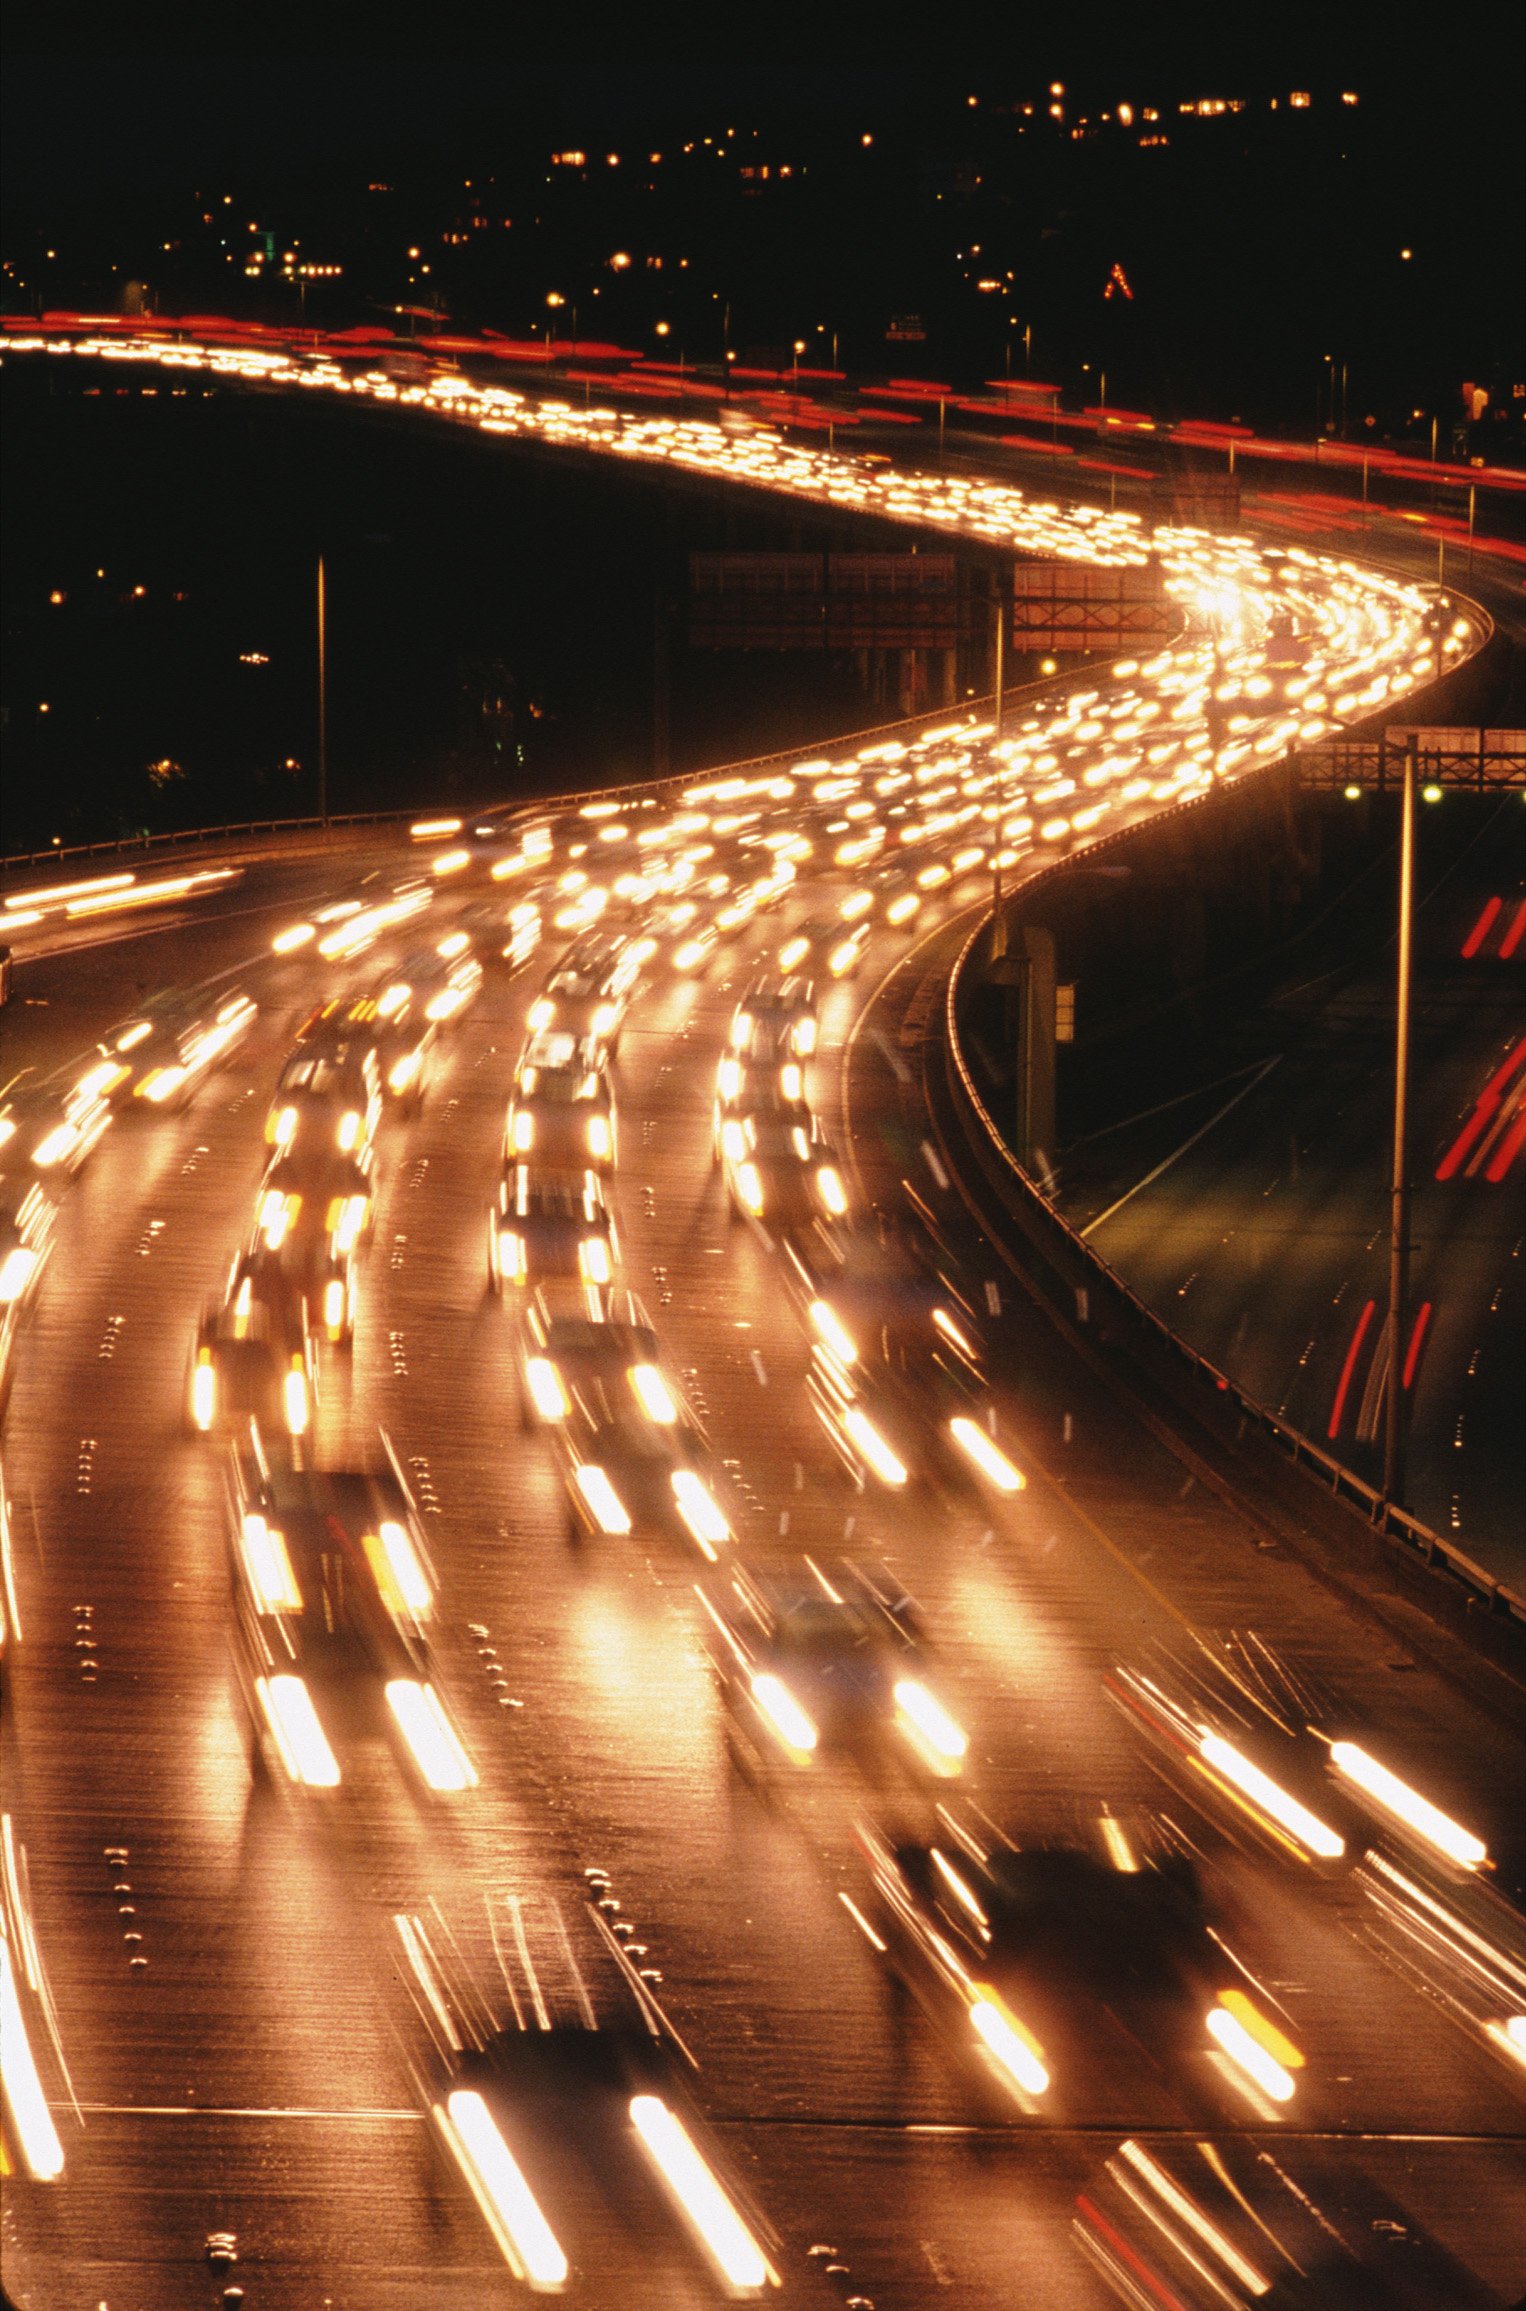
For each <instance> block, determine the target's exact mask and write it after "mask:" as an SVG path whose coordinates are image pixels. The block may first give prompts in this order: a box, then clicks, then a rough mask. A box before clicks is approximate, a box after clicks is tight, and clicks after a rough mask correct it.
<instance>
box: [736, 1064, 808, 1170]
mask: <svg viewBox="0 0 1526 2311" xmlns="http://www.w3.org/2000/svg"><path fill="white" fill-rule="evenodd" d="M752 1116H757V1117H762V1116H773V1117H776V1118H779V1119H780V1120H782V1121H783V1122H785V1123H791V1124H799V1125H800V1126H801V1128H802V1129H803V1130H806V1131H809V1130H810V1128H811V1110H810V1103H809V1102H808V1100H807V1099H806V1095H805V1061H804V1060H803V1059H794V1058H789V1059H777V1060H776V1059H750V1058H749V1059H743V1058H741V1057H740V1056H739V1055H738V1054H737V1053H736V1052H734V1051H728V1052H726V1053H725V1054H724V1055H723V1057H722V1059H721V1063H720V1065H719V1067H718V1068H717V1069H716V1071H715V1109H714V1116H713V1130H714V1138H715V1160H716V1162H717V1163H719V1162H720V1161H721V1160H722V1142H723V1137H724V1134H725V1130H726V1125H727V1124H728V1122H732V1121H735V1122H737V1123H743V1122H745V1121H746V1120H747V1119H748V1118H749V1117H752Z"/></svg>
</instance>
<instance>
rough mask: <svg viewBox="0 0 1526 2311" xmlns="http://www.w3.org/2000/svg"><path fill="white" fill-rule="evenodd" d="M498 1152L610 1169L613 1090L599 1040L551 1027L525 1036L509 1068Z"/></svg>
mask: <svg viewBox="0 0 1526 2311" xmlns="http://www.w3.org/2000/svg"><path fill="white" fill-rule="evenodd" d="M503 1152H504V1156H505V1158H506V1159H507V1160H511V1161H519V1162H533V1163H534V1164H535V1165H536V1166H537V1168H539V1167H541V1166H548V1167H549V1168H551V1169H552V1170H576V1169H577V1168H578V1167H579V1166H587V1167H588V1168H590V1169H591V1170H593V1171H599V1172H607V1171H612V1170H613V1169H614V1162H615V1094H614V1086H613V1085H612V1084H611V1082H610V1080H609V1069H608V1066H607V1065H606V1062H605V1058H604V1049H603V1046H602V1045H601V1044H599V1043H597V1042H583V1043H579V1042H578V1041H576V1039H575V1038H574V1037H573V1036H571V1035H564V1034H562V1033H560V1032H558V1031H557V1030H555V1029H547V1030H543V1031H542V1032H541V1033H540V1034H538V1035H532V1036H531V1037H530V1038H529V1040H528V1041H527V1042H526V1044H525V1047H524V1050H523V1051H522V1052H521V1054H520V1059H519V1064H518V1066H517V1067H516V1068H515V1070H514V1091H513V1096H512V1097H511V1099H510V1101H509V1111H508V1116H507V1119H506V1121H505V1124H504V1135H503Z"/></svg>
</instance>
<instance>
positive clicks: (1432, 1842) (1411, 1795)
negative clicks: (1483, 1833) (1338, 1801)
mask: <svg viewBox="0 0 1526 2311" xmlns="http://www.w3.org/2000/svg"><path fill="white" fill-rule="evenodd" d="M1330 1764H1331V1767H1332V1769H1333V1771H1334V1772H1335V1773H1336V1774H1338V1775H1339V1776H1340V1778H1341V1779H1342V1780H1343V1781H1348V1782H1350V1783H1352V1784H1353V1786H1354V1787H1355V1788H1357V1789H1359V1790H1361V1792H1362V1794H1363V1795H1364V1796H1365V1797H1368V1798H1370V1799H1371V1800H1372V1803H1373V1804H1374V1805H1375V1806H1377V1807H1378V1809H1379V1810H1380V1812H1382V1813H1384V1814H1386V1815H1388V1816H1389V1818H1390V1819H1391V1820H1393V1821H1394V1822H1396V1823H1397V1824H1398V1825H1399V1827H1400V1828H1401V1829H1405V1830H1409V1831H1411V1832H1412V1833H1413V1835H1414V1836H1416V1837H1417V1838H1419V1839H1421V1841H1422V1842H1423V1843H1424V1844H1426V1845H1428V1846H1432V1847H1434V1848H1435V1850H1436V1851H1437V1852H1438V1853H1440V1854H1443V1855H1445V1857H1446V1859H1447V1860H1448V1861H1449V1862H1455V1863H1456V1864H1457V1866H1458V1868H1459V1869H1464V1870H1477V1869H1481V1868H1482V1867H1483V1866H1484V1864H1485V1863H1486V1862H1487V1861H1488V1859H1489V1849H1488V1847H1487V1846H1486V1845H1485V1844H1484V1842H1483V1839H1482V1838H1478V1837H1475V1836H1474V1835H1473V1832H1472V1831H1471V1830H1466V1829H1464V1828H1463V1826H1462V1824H1461V1823H1460V1822H1455V1821H1453V1820H1452V1819H1451V1817H1450V1815H1448V1814H1444V1813H1443V1812H1442V1811H1441V1809H1440V1807H1439V1806H1434V1805H1432V1804H1431V1802H1430V1800H1429V1799H1428V1798H1424V1797H1422V1796H1421V1795H1420V1793H1419V1791H1418V1790H1414V1789H1411V1788H1410V1786H1409V1784H1408V1783H1407V1782H1404V1781H1401V1780H1400V1779H1399V1777H1398V1775H1397V1774H1396V1773H1390V1772H1389V1770H1388V1768H1387V1766H1385V1765H1380V1764H1379V1762H1378V1760H1377V1759H1376V1758H1375V1757H1370V1756H1369V1755H1368V1753H1367V1751H1366V1750H1365V1749H1361V1748H1359V1747H1358V1746H1357V1744H1356V1743H1355V1742H1354V1741H1334V1742H1332V1743H1331V1744H1330Z"/></svg>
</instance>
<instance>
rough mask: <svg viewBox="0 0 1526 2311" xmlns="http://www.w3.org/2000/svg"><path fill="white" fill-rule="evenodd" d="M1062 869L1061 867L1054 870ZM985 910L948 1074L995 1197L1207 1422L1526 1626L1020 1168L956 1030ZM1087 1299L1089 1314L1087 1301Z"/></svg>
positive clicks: (964, 961)
mask: <svg viewBox="0 0 1526 2311" xmlns="http://www.w3.org/2000/svg"><path fill="white" fill-rule="evenodd" d="M1052 871H1058V870H1052ZM988 922H989V916H982V918H981V919H980V921H978V922H977V923H976V925H975V928H974V929H973V930H972V931H971V932H970V934H969V937H968V938H967V939H966V941H965V943H964V946H963V947H962V949H961V950H960V953H959V957H958V959H957V961H956V962H955V964H954V968H953V970H952V972H951V973H950V975H949V980H948V985H947V988H946V990H945V995H944V1006H943V1009H944V1017H943V1035H942V1042H943V1052H944V1068H943V1073H944V1078H945V1083H946V1089H947V1093H948V1098H949V1102H950V1105H951V1107H952V1110H953V1116H954V1120H955V1121H956V1123H957V1125H958V1127H959V1131H960V1136H961V1138H962V1140H963V1142H964V1145H965V1147H966V1148H967V1149H968V1150H969V1153H970V1155H971V1156H972V1158H973V1159H974V1162H975V1164H976V1166H977V1168H978V1170H979V1172H980V1174H981V1176H982V1178H983V1179H984V1180H985V1181H986V1183H987V1185H988V1186H989V1187H990V1189H991V1190H992V1192H993V1193H994V1194H995V1196H996V1198H997V1200H998V1202H999V1203H1000V1204H1001V1205H1003V1207H1004V1208H1005V1209H1006V1210H1007V1211H1008V1212H1009V1213H1011V1214H1012V1215H1013V1216H1014V1217H1015V1218H1018V1219H1020V1220H1021V1221H1022V1222H1024V1223H1025V1224H1026V1227H1027V1228H1028V1229H1029V1230H1031V1231H1032V1232H1033V1233H1034V1234H1035V1235H1036V1236H1037V1239H1038V1242H1039V1244H1040V1246H1041V1247H1042V1249H1043V1254H1044V1257H1045V1258H1046V1260H1047V1263H1048V1265H1049V1267H1050V1269H1051V1272H1052V1277H1053V1279H1054V1281H1055V1282H1057V1283H1058V1284H1060V1285H1061V1286H1062V1287H1063V1288H1064V1289H1065V1290H1067V1291H1068V1292H1069V1293H1070V1294H1071V1295H1076V1294H1079V1293H1086V1294H1088V1295H1093V1294H1094V1295H1096V1297H1097V1301H1098V1304H1099V1306H1100V1305H1102V1304H1103V1303H1105V1302H1106V1301H1107V1300H1111V1301H1112V1302H1113V1303H1114V1304H1115V1306H1117V1307H1119V1308H1121V1309H1125V1310H1127V1312H1128V1315H1129V1316H1130V1318H1131V1319H1132V1320H1133V1322H1134V1323H1135V1324H1136V1325H1137V1326H1139V1327H1141V1328H1142V1330H1143V1331H1144V1333H1145V1334H1146V1335H1147V1337H1148V1338H1149V1339H1150V1340H1151V1341H1153V1342H1154V1343H1155V1345H1156V1347H1157V1348H1158V1349H1159V1350H1161V1351H1163V1352H1164V1355H1165V1358H1166V1360H1167V1363H1168V1365H1169V1366H1170V1367H1172V1368H1174V1374H1175V1376H1176V1377H1178V1378H1185V1379H1186V1380H1188V1381H1189V1383H1190V1384H1191V1388H1190V1393H1191V1394H1192V1395H1195V1397H1196V1400H1197V1402H1196V1409H1197V1410H1198V1412H1199V1414H1200V1416H1201V1418H1202V1420H1203V1422H1204V1425H1206V1426H1208V1427H1210V1428H1212V1429H1218V1428H1221V1427H1222V1425H1223V1421H1224V1415H1225V1414H1226V1413H1229V1412H1232V1413H1233V1416H1234V1425H1235V1430H1236V1441H1238V1439H1239V1438H1240V1437H1241V1436H1243V1434H1244V1433H1245V1432H1246V1431H1247V1430H1251V1431H1254V1432H1255V1433H1256V1434H1257V1435H1259V1436H1260V1437H1261V1438H1263V1439H1264V1440H1265V1441H1266V1442H1267V1443H1269V1444H1270V1445H1271V1446H1272V1447H1274V1448H1275V1450H1276V1452H1277V1453H1278V1454H1279V1455H1281V1456H1282V1458H1283V1459H1284V1460H1285V1461H1286V1463H1287V1464H1288V1465H1289V1466H1290V1467H1293V1468H1297V1469H1301V1470H1303V1471H1304V1472H1305V1473H1306V1474H1307V1475H1308V1477H1310V1478H1311V1479H1313V1480H1314V1481H1316V1482H1317V1483H1318V1484H1319V1485H1320V1486H1321V1487H1322V1488H1323V1489H1324V1491H1325V1492H1327V1493H1328V1494H1329V1495H1330V1496H1331V1497H1332V1498H1333V1499H1335V1500H1338V1501H1341V1502H1344V1503H1345V1504H1346V1505H1347V1506H1348V1507H1349V1508H1352V1509H1355V1510H1357V1511H1359V1512H1360V1514H1361V1516H1362V1517H1363V1518H1364V1520H1365V1522H1366V1524H1367V1525H1368V1527H1369V1528H1370V1530H1371V1532H1372V1533H1373V1534H1374V1535H1375V1536H1377V1537H1378V1539H1379V1540H1380V1541H1381V1542H1383V1543H1385V1544H1387V1546H1388V1547H1389V1548H1390V1549H1392V1550H1394V1551H1396V1552H1399V1553H1400V1554H1401V1555H1402V1556H1403V1557H1405V1558H1407V1559H1409V1560H1410V1561H1412V1562H1417V1563H1421V1564H1424V1565H1427V1566H1429V1567H1431V1568H1432V1569H1433V1570H1435V1571H1438V1572H1440V1573H1442V1574H1444V1575H1446V1576H1448V1578H1449V1579H1450V1580H1451V1581H1452V1582H1453V1583H1455V1584H1456V1585H1457V1592H1458V1594H1459V1596H1460V1598H1461V1600H1462V1601H1463V1602H1464V1604H1465V1607H1466V1608H1467V1609H1468V1610H1469V1612H1470V1614H1471V1615H1474V1616H1476V1615H1478V1614H1483V1615H1487V1616H1491V1617H1495V1618H1496V1619H1498V1620H1501V1621H1505V1622H1508V1623H1510V1624H1511V1625H1512V1626H1513V1629H1514V1631H1515V1633H1516V1635H1517V1636H1519V1635H1521V1634H1523V1633H1526V1596H1522V1595H1521V1594H1520V1593H1519V1592H1518V1591H1517V1590H1515V1589H1512V1588H1510V1587H1509V1586H1508V1585H1507V1584H1506V1583H1505V1582H1503V1581H1500V1580H1498V1579H1496V1577H1495V1576H1494V1575H1493V1574H1492V1573H1491V1572H1490V1571H1489V1570H1488V1568H1487V1566H1485V1565H1481V1564H1480V1563H1479V1562H1478V1560H1477V1559H1476V1558H1474V1557H1471V1556H1469V1555H1468V1554H1467V1553H1466V1551H1465V1550H1463V1549H1460V1548H1459V1547H1458V1546H1457V1545H1456V1543H1455V1542H1452V1541H1449V1540H1447V1539H1446V1538H1445V1537H1444V1536H1443V1535H1442V1534H1440V1533H1438V1532H1436V1531H1434V1530H1433V1528H1432V1527H1431V1526H1429V1525H1427V1524H1425V1523H1424V1522H1423V1521H1422V1520H1421V1519H1420V1518H1419V1517H1415V1516H1411V1515H1410V1514H1409V1512H1408V1511H1407V1510H1406V1509H1403V1508H1400V1507H1398V1506H1397V1505H1396V1504H1395V1503H1393V1502H1392V1501H1389V1500H1386V1499H1385V1498H1384V1497H1383V1495H1382V1494H1381V1493H1380V1492H1379V1491H1378V1490H1377V1489H1376V1488H1375V1487H1374V1486H1372V1485H1370V1484H1368V1483H1366V1482H1365V1481H1364V1479H1363V1478H1361V1477H1359V1476H1357V1475H1356V1474H1355V1473H1354V1472H1353V1471H1352V1470H1351V1469H1348V1468H1347V1467H1345V1465H1344V1464H1343V1463H1342V1462H1340V1461H1338V1460H1336V1459H1335V1458H1333V1457H1332V1455H1331V1454H1329V1453H1328V1452H1325V1451H1324V1450H1323V1449H1322V1448H1321V1447H1320V1446H1319V1445H1317V1444H1315V1443H1314V1442H1313V1441H1312V1439H1311V1438H1309V1437H1307V1436H1305V1435H1304V1434H1303V1432H1302V1431H1301V1430H1300V1429H1297V1428H1294V1427H1293V1426H1292V1425H1291V1424H1290V1423H1289V1422H1287V1421H1285V1420H1283V1419H1282V1418H1280V1416H1279V1415H1278V1414H1276V1413H1274V1412H1271V1411H1269V1410H1268V1408H1267V1407H1266V1406H1265V1405H1264V1404H1261V1403H1259V1402H1258V1401H1257V1399H1256V1398H1254V1397H1253V1396H1250V1395H1248V1394H1247V1393H1246V1391H1245V1390H1244V1389H1243V1388H1241V1387H1240V1386H1239V1385H1238V1383H1237V1382H1235V1381H1234V1380H1232V1379H1231V1378H1230V1376H1229V1375H1228V1374H1227V1373H1225V1372H1222V1371H1221V1370H1220V1369H1219V1368H1218V1366H1217V1365H1215V1364H1214V1363H1212V1362H1211V1361H1210V1360H1209V1358H1207V1357H1206V1356H1202V1355H1200V1354H1199V1353H1198V1351H1197V1350H1196V1349H1195V1348H1193V1347H1192V1346H1191V1345H1190V1344H1189V1343H1188V1342H1187V1341H1185V1340H1183V1339H1182V1338H1181V1337H1180V1335H1179V1334H1177V1333H1175V1332H1173V1331H1172V1329H1171V1327H1170V1325H1169V1324H1167V1323H1166V1321H1165V1320H1164V1318H1163V1317H1161V1316H1160V1315H1158V1314H1157V1312H1156V1311H1155V1310H1154V1309H1153V1308H1152V1307H1150V1305H1149V1304H1148V1302H1146V1301H1145V1300H1143V1299H1141V1297H1140V1295H1139V1294H1138V1293H1137V1292H1136V1291H1135V1290H1134V1288H1133V1286H1132V1285H1131V1284H1130V1283H1129V1282H1128V1281H1127V1279H1126V1278H1125V1277H1123V1276H1121V1275H1120V1274H1119V1272H1118V1270H1117V1269H1116V1268H1113V1267H1112V1266H1110V1265H1109V1263H1108V1262H1107V1261H1106V1260H1104V1259H1103V1258H1102V1257H1101V1255H1100V1254H1099V1253H1097V1252H1096V1251H1094V1250H1093V1248H1092V1246H1091V1245H1090V1244H1089V1243H1088V1242H1087V1241H1086V1240H1085V1238H1083V1237H1082V1236H1081V1235H1080V1233H1079V1232H1078V1231H1077V1230H1076V1229H1075V1228H1073V1227H1072V1226H1071V1224H1070V1223H1069V1221H1068V1220H1066V1219H1065V1218H1064V1216H1063V1215H1062V1214H1061V1213H1060V1212H1059V1211H1058V1210H1057V1209H1056V1207H1055V1205H1054V1204H1053V1202H1052V1201H1051V1200H1050V1198H1049V1197H1048V1196H1047V1195H1046V1194H1045V1193H1044V1190H1043V1188H1042V1186H1041V1185H1040V1183H1039V1182H1038V1181H1037V1180H1035V1179H1034V1178H1033V1177H1032V1175H1031V1174H1030V1173H1028V1172H1027V1171H1025V1170H1024V1168H1023V1166H1022V1165H1021V1164H1020V1163H1019V1162H1018V1160H1017V1158H1016V1156H1015V1155H1014V1154H1013V1153H1012V1150H1011V1149H1010V1148H1009V1147H1008V1146H1007V1143H1006V1141H1005V1139H1004V1137H1003V1135H1002V1132H1001V1130H1000V1127H999V1126H998V1124H997V1123H996V1120H995V1118H994V1117H993V1116H992V1114H991V1112H990V1110H989V1108H988V1107H987V1106H986V1103H985V1101H984V1100H983V1099H982V1097H981V1095H980V1090H979V1087H978V1085H977V1084H976V1081H975V1078H974V1075H973V1073H972V1071H971V1068H970V1065H969V1061H968V1059H967V1058H966V1055H965V1051H964V1046H963V1041H962V1037H961V1033H960V1019H959V1003H960V990H961V985H962V983H963V980H964V976H965V972H966V969H967V967H968V965H969V963H970V959H971V957H972V955H973V954H974V952H975V948H976V944H977V942H978V941H979V940H980V939H981V937H982V936H983V935H984V932H985V929H986V925H987V923H988ZM1077 1304H1078V1306H1079V1305H1086V1306H1087V1309H1088V1314H1090V1313H1092V1311H1091V1308H1090V1301H1089V1300H1088V1301H1087V1302H1085V1303H1081V1302H1078V1303H1077Z"/></svg>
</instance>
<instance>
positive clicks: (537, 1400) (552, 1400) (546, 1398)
mask: <svg viewBox="0 0 1526 2311" xmlns="http://www.w3.org/2000/svg"><path fill="white" fill-rule="evenodd" d="M525 1387H526V1388H527V1389H528V1390H529V1394H530V1402H531V1403H532V1404H533V1405H534V1407H535V1410H536V1413H537V1414H538V1416H539V1417H540V1418H541V1419H542V1420H565V1419H566V1417H567V1415H568V1413H569V1411H570V1410H571V1406H570V1405H569V1403H568V1401H567V1391H566V1389H565V1388H564V1387H563V1386H562V1376H561V1374H560V1373H559V1372H558V1371H557V1369H556V1366H555V1365H554V1364H553V1363H552V1361H551V1359H550V1357H549V1356H530V1357H527V1358H526V1360H525Z"/></svg>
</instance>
